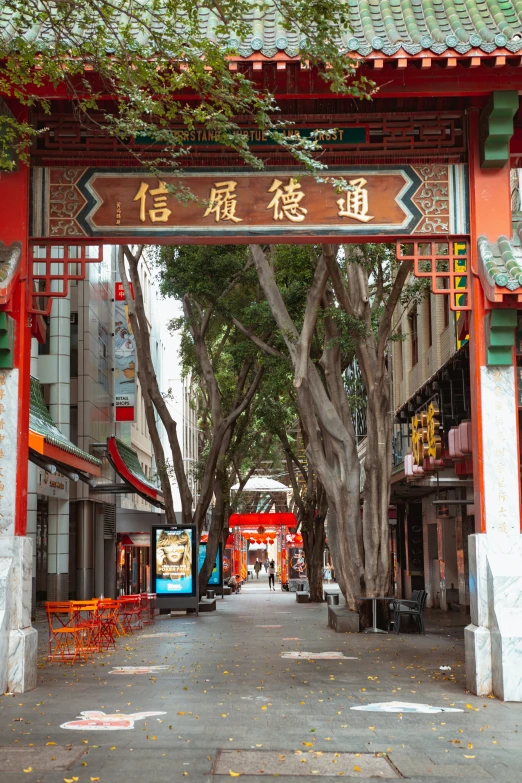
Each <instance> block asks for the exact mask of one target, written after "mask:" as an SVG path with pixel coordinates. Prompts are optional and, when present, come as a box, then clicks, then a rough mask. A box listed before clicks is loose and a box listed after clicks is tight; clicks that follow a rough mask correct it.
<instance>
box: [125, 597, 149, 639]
mask: <svg viewBox="0 0 522 783" xmlns="http://www.w3.org/2000/svg"><path fill="white" fill-rule="evenodd" d="M119 600H120V604H121V615H122V619H123V628H124V630H125V633H126V634H127V633H132V632H133V631H138V630H140V629H141V628H142V627H143V624H142V621H141V598H140V596H139V595H122V596H121V598H120V599H119Z"/></svg>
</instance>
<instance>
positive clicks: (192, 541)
mask: <svg viewBox="0 0 522 783" xmlns="http://www.w3.org/2000/svg"><path fill="white" fill-rule="evenodd" d="M152 551H153V555H154V557H155V562H154V563H153V569H152V571H153V575H154V580H153V581H154V585H153V588H152V592H153V593H156V595H158V596H161V595H169V594H170V595H172V594H174V595H179V596H195V595H196V570H195V565H196V528H195V527H194V526H193V525H190V526H183V527H156V526H153V528H152Z"/></svg>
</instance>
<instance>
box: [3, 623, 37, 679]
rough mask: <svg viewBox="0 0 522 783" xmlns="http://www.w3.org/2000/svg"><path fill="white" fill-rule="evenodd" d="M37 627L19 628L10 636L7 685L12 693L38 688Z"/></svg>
mask: <svg viewBox="0 0 522 783" xmlns="http://www.w3.org/2000/svg"><path fill="white" fill-rule="evenodd" d="M37 648H38V631H37V630H36V628H18V630H16V631H11V633H10V636H9V661H8V665H7V685H8V688H9V690H10V692H11V693H25V692H26V691H31V690H32V689H33V688H36V653H37Z"/></svg>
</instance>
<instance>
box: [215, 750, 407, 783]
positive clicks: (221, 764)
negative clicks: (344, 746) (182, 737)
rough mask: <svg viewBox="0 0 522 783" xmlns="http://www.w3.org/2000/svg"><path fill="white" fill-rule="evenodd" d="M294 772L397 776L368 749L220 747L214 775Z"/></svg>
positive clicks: (301, 774) (288, 773)
mask: <svg viewBox="0 0 522 783" xmlns="http://www.w3.org/2000/svg"><path fill="white" fill-rule="evenodd" d="M231 772H236V773H239V774H241V775H297V776H298V777H300V778H302V777H307V776H313V777H315V776H317V775H319V776H322V777H328V776H331V777H339V775H342V776H343V777H353V778H399V777H400V775H399V774H398V773H397V770H396V769H395V767H394V766H393V764H391V762H390V761H389V760H388V759H387V758H386V757H385V756H375V755H374V754H371V753H360V754H359V753H335V752H328V753H327V752H324V753H321V752H320V751H310V752H308V753H305V752H302V753H300V752H296V751H289V752H283V751H268V750H266V751H263V750H221V751H219V754H218V757H217V761H216V765H215V767H214V774H215V775H229V776H230V773H231Z"/></svg>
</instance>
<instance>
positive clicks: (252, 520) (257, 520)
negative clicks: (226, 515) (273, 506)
mask: <svg viewBox="0 0 522 783" xmlns="http://www.w3.org/2000/svg"><path fill="white" fill-rule="evenodd" d="M228 526H229V527H249V528H252V529H253V530H255V529H256V528H258V527H268V528H271V527H274V526H275V527H297V517H296V515H295V514H292V513H289V512H281V513H277V514H232V515H231V517H230V519H229V520H228Z"/></svg>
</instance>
